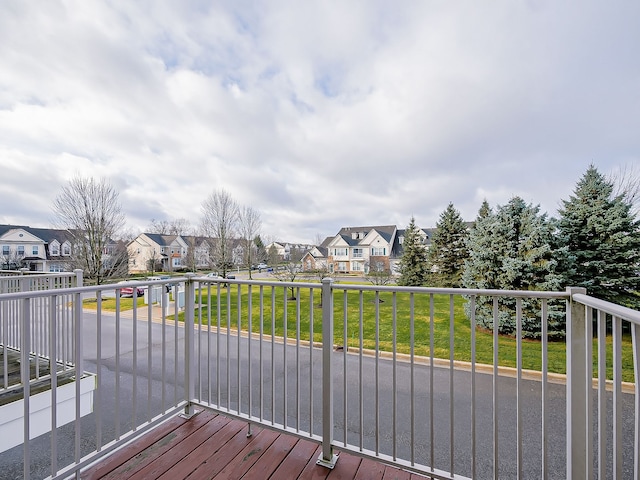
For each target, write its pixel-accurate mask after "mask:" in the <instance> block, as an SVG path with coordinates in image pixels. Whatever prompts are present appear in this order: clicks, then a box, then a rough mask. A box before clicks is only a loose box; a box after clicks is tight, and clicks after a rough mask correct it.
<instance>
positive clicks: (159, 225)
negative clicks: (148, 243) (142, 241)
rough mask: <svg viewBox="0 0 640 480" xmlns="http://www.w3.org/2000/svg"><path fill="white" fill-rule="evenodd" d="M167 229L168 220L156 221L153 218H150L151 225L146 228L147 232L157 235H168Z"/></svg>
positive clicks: (168, 225) (168, 226)
mask: <svg viewBox="0 0 640 480" xmlns="http://www.w3.org/2000/svg"><path fill="white" fill-rule="evenodd" d="M169 228H170V223H169V220H156V219H155V218H152V219H151V223H149V226H148V227H147V232H149V233H157V234H158V235H168V234H169Z"/></svg>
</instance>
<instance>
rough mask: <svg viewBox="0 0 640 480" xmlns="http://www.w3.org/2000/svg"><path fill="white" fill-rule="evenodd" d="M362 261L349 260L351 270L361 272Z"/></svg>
mask: <svg viewBox="0 0 640 480" xmlns="http://www.w3.org/2000/svg"><path fill="white" fill-rule="evenodd" d="M362 267H363V265H362V262H351V270H353V271H354V272H361V271H362V270H363V268H362Z"/></svg>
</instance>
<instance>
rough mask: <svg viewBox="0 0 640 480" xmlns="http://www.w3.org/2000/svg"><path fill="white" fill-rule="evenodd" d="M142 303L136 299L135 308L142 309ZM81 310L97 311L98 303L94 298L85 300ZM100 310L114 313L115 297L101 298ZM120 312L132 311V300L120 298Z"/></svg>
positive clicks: (140, 299) (139, 298)
mask: <svg viewBox="0 0 640 480" xmlns="http://www.w3.org/2000/svg"><path fill="white" fill-rule="evenodd" d="M143 306H144V302H143V299H142V297H138V304H137V307H138V308H140V307H143ZM82 308H86V309H88V310H97V309H98V301H97V300H96V299H95V298H86V299H84V300H83V301H82ZM102 310H104V311H105V312H115V311H116V299H115V297H103V298H102ZM120 310H121V311H122V310H133V298H131V297H121V298H120Z"/></svg>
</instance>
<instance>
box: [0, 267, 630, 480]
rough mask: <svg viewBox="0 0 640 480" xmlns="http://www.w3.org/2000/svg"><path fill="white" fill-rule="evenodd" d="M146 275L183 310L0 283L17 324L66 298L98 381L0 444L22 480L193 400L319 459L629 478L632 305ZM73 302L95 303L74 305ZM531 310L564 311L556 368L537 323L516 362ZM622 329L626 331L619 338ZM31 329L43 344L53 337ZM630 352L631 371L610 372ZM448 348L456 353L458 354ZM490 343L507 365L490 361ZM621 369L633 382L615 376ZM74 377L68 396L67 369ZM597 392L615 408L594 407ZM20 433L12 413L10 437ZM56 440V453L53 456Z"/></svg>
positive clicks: (448, 472) (79, 356)
mask: <svg viewBox="0 0 640 480" xmlns="http://www.w3.org/2000/svg"><path fill="white" fill-rule="evenodd" d="M144 283H145V285H146V286H147V287H149V288H152V287H154V286H158V285H160V286H163V288H162V291H163V292H164V291H165V288H164V287H165V286H167V285H178V284H179V285H180V286H181V287H183V288H184V292H185V294H184V303H180V301H178V302H174V301H172V300H173V298H172V297H173V296H171V297H170V296H169V295H168V294H163V295H161V298H160V304H159V305H144V304H143V302H142V298H139V297H137V296H134V298H133V299H132V300H126V299H123V298H121V297H120V296H119V295H117V291H115V292H114V290H113V288H114V286H100V287H83V288H69V289H63V290H60V291H57V292H55V291H36V292H28V293H10V294H0V312H1V313H2V315H3V321H4V318H5V316H7V315H9V313H8V311H7V310H3V309H2V306H3V305H4V304H5V303H6V302H14V301H20V302H22V304H23V305H24V308H23V309H22V310H20V315H21V318H20V321H21V322H22V325H23V328H29V329H32V328H33V327H32V325H33V323H32V321H33V319H34V318H37V317H38V314H39V313H38V311H36V312H35V317H34V315H33V314H32V312H34V311H33V309H31V308H28V307H30V306H31V305H32V304H34V303H35V302H38V301H40V299H46V300H47V301H48V302H49V304H50V305H53V304H55V303H54V302H53V301H52V299H55V298H57V297H59V296H61V295H67V296H68V297H67V298H69V299H71V301H70V302H69V303H70V304H71V305H72V310H71V311H72V312H73V315H74V318H77V319H79V318H82V321H79V322H75V323H73V325H74V330H73V332H69V335H70V336H72V337H73V339H74V342H75V343H76V344H77V345H80V346H81V348H80V349H78V350H77V351H76V352H75V358H74V363H76V364H77V365H80V366H81V367H82V369H83V370H82V371H86V372H90V373H93V374H95V375H96V390H95V393H94V397H93V414H92V415H88V416H81V415H80V414H77V416H76V421H75V422H73V424H72V425H73V426H72V427H70V426H66V427H58V426H57V425H56V421H55V418H56V414H55V401H54V402H53V404H54V407H53V408H54V413H52V414H51V424H52V430H51V433H49V434H47V435H44V436H42V437H39V438H36V439H33V440H31V441H29V442H26V443H25V444H24V445H23V447H22V449H21V450H20V449H19V448H16V449H13V450H10V451H9V452H6V453H4V454H3V460H2V462H4V463H5V464H4V465H2V467H3V471H6V472H11V471H13V470H12V469H14V470H15V469H16V468H18V465H17V464H18V463H19V464H20V465H19V466H20V468H21V472H20V473H21V474H22V475H23V476H24V477H25V478H40V477H45V476H47V475H49V476H51V477H53V478H64V477H65V476H68V475H70V474H72V473H73V472H78V471H80V470H81V469H83V468H85V467H86V466H87V465H89V464H90V463H92V462H95V461H97V460H99V459H100V458H101V457H102V456H103V455H105V454H107V453H109V452H111V451H113V450H114V449H115V448H117V447H118V446H119V445H121V444H122V443H123V442H124V441H126V440H130V439H131V438H133V437H134V436H135V435H138V434H140V433H142V432H144V431H146V430H148V429H150V428H153V427H154V426H156V425H157V424H159V423H160V422H162V421H164V420H165V419H166V418H168V417H169V416H171V415H174V414H175V413H177V412H178V411H181V410H184V413H185V414H186V415H187V416H188V415H190V414H192V413H193V411H194V408H195V407H197V406H203V407H206V408H211V409H215V410H217V411H220V412H222V413H224V414H226V415H230V416H234V417H236V418H241V419H245V420H247V421H248V422H249V423H250V424H251V423H257V424H261V425H264V426H266V427H268V428H272V429H278V430H281V431H285V432H287V433H289V434H292V435H297V436H300V437H304V438H307V439H311V440H312V441H316V442H318V443H320V444H322V453H321V455H320V458H319V459H318V460H319V463H321V464H323V465H326V466H329V467H331V466H332V464H333V463H334V462H335V454H334V450H335V449H339V450H345V451H350V452H353V453H356V454H358V455H362V456H366V457H369V458H373V459H376V460H379V461H383V462H386V463H390V464H394V465H397V466H400V467H402V468H405V469H408V470H411V471H415V472H420V473H424V474H426V475H428V476H430V477H432V478H440V479H454V478H455V479H461V478H487V477H493V478H548V477H553V476H555V475H560V476H561V477H564V476H565V475H566V477H567V478H576V479H577V478H592V477H593V471H592V469H593V468H597V473H598V478H608V477H610V476H613V477H614V478H629V477H631V475H635V476H634V477H633V478H638V475H640V473H639V472H640V467H639V466H638V453H637V452H638V450H639V449H640V440H639V433H638V432H639V431H640V407H639V400H638V398H639V397H640V394H639V392H638V384H639V382H638V372H640V367H639V365H638V362H639V360H638V358H639V354H638V348H639V347H638V325H639V324H640V321H639V314H638V312H635V311H632V310H628V309H622V308H621V307H618V306H616V305H612V304H607V303H606V302H601V301H598V300H595V299H592V298H590V297H587V296H586V295H584V294H583V293H581V292H579V291H573V290H568V291H566V292H529V291H526V292H520V291H495V290H494V291H489V290H460V289H434V288H411V287H380V286H364V285H346V284H345V285H342V284H334V283H332V282H331V281H329V280H326V281H324V282H323V283H322V284H319V283H297V282H296V283H284V282H263V281H244V280H229V279H223V280H218V279H212V278H208V277H197V276H194V275H193V274H188V275H187V276H186V277H184V278H174V279H171V280H157V281H147V282H144ZM125 286H127V285H126V284H118V287H119V288H121V287H125ZM176 291H177V290H176ZM89 294H92V295H89ZM88 296H92V297H93V298H95V301H91V302H90V303H89V304H85V306H89V305H92V309H91V310H89V309H88V308H85V309H84V310H83V309H82V305H83V304H82V299H83V298H84V297H88ZM461 297H462V298H463V299H464V302H466V304H467V305H468V309H469V312H475V311H476V309H477V308H476V302H478V303H479V302H481V301H486V300H487V298H488V299H489V306H490V311H491V309H492V312H493V319H494V322H497V321H498V320H497V319H498V318H503V317H504V316H505V315H507V316H509V315H510V316H511V317H512V318H513V324H514V333H515V335H514V337H515V340H513V341H512V342H505V338H503V337H501V336H499V335H498V332H497V331H496V332H494V333H491V332H489V333H487V332H484V331H481V330H478V328H476V327H477V326H478V325H477V324H476V320H477V319H476V315H475V314H474V313H471V314H470V316H469V319H468V322H469V323H468V324H467V325H466V326H465V322H460V321H458V320H459V319H460V318H466V317H465V314H464V313H463V312H461V311H460V310H459V308H460V303H461V302H460V298H461ZM175 299H179V297H178V296H175ZM442 302H444V303H442ZM531 303H535V304H536V305H538V306H537V307H536V308H538V313H539V315H540V317H541V318H542V319H544V320H546V319H547V318H548V316H549V311H550V310H554V311H555V312H558V311H560V312H564V313H565V315H566V317H565V318H566V319H567V333H568V339H567V345H568V348H567V376H566V377H565V376H564V375H558V374H554V373H553V372H550V371H549V370H550V367H549V365H550V363H552V361H553V360H555V359H556V357H557V351H558V348H557V347H558V345H560V346H562V344H558V343H557V342H554V344H553V345H552V346H553V347H554V352H556V353H553V354H550V353H549V346H550V343H551V342H548V341H547V337H548V335H547V322H546V321H542V324H541V325H542V326H541V328H540V332H539V336H540V338H541V340H539V341H536V345H537V346H538V347H539V363H540V365H541V367H540V368H539V369H538V371H530V370H529V369H527V368H526V363H525V362H526V361H527V359H526V358H523V355H524V354H526V352H527V351H528V350H527V349H525V346H526V345H525V344H527V343H528V340H525V339H524V338H523V334H522V332H523V321H524V320H526V315H525V314H524V313H523V312H524V310H525V309H526V308H529V307H525V306H527V305H529V304H531ZM506 304H508V305H511V306H505V305H506ZM439 305H444V306H443V307H441V306H439ZM491 305H492V307H491ZM131 307H133V308H131ZM182 307H184V308H182ZM443 308H444V311H443V310H442V309H443ZM509 309H512V310H509ZM50 311H51V314H50V315H49V317H48V318H46V322H49V323H50V322H53V323H52V324H56V323H57V322H59V321H60V314H59V313H58V312H57V311H55V309H51V310H50ZM505 312H506V313H505ZM508 312H511V313H508ZM594 312H600V313H594ZM594 315H595V317H597V318H600V319H601V320H600V323H599V327H598V340H597V342H598V346H599V348H601V349H602V355H603V357H601V358H605V357H606V354H607V351H608V352H609V355H611V352H612V351H613V365H612V366H613V375H612V378H611V380H609V381H607V382H604V381H602V382H600V383H596V384H595V386H596V390H595V391H596V392H597V398H598V402H599V408H598V409H597V421H598V422H599V423H598V425H599V427H598V435H599V436H598V442H597V443H598V444H597V445H596V446H594V445H593V444H592V443H593V442H592V440H590V439H592V438H594V437H593V436H594V430H593V428H594V427H592V419H593V418H595V417H594V415H596V413H594V405H593V404H592V401H591V400H589V399H591V398H592V396H591V395H590V394H589V392H590V390H589V389H590V388H591V385H592V384H591V377H592V376H593V375H592V374H591V372H592V367H590V366H589V365H592V363H591V362H590V361H589V359H590V358H591V349H590V345H592V336H591V329H590V328H585V327H586V326H588V325H590V324H591V323H590V321H589V319H591V318H595V317H594ZM605 315H612V316H613V323H612V324H613V340H612V347H607V342H606V339H607V336H606V333H607V330H606V328H605V327H603V326H602V325H606V319H605ZM43 318H45V317H43ZM176 318H177V319H179V321H174V319H176ZM26 325H29V327H26ZM628 326H629V327H628ZM442 328H444V330H445V331H448V336H447V335H445V337H446V338H444V343H443V344H439V343H438V342H440V341H442V336H438V335H436V333H435V329H440V330H441V329H442ZM627 328H630V330H631V335H632V340H631V341H628V337H627V336H625V335H623V330H625V329H627ZM24 331H28V330H24ZM46 332H48V333H47V335H48V338H47V340H48V342H49V344H50V345H55V344H56V341H57V337H58V336H59V334H58V333H55V332H57V330H56V329H54V328H50V329H48V330H46ZM403 335H405V336H406V337H407V338H408V341H406V340H405V339H403V338H402V336H403ZM479 335H484V336H485V337H486V336H488V341H489V343H490V352H489V354H488V358H489V361H486V360H479V359H483V358H487V353H486V352H481V351H480V350H482V349H484V348H485V347H486V345H487V339H486V338H485V339H484V340H483V341H482V342H480V341H478V336H479ZM460 342H462V343H460ZM465 344H466V345H465ZM463 345H465V346H464V347H463ZM600 345H602V346H601V347H600ZM630 345H631V346H630ZM405 346H406V347H405ZM25 348H27V349H30V348H31V347H30V345H27V346H26V347H25ZM629 348H632V349H633V355H634V361H633V364H632V365H631V366H629V365H622V358H623V352H624V353H625V355H626V352H627V350H628V349H629ZM458 351H460V353H462V354H464V355H467V356H468V358H465V359H464V361H461V360H459V359H458V356H457V354H458ZM443 352H444V353H443ZM503 352H507V353H508V355H507V357H509V359H510V360H511V363H512V364H513V365H514V366H513V367H512V368H505V367H503V366H500V365H499V361H498V360H499V359H502V358H503ZM483 355H484V356H483ZM443 357H444V358H443ZM625 358H626V357H625ZM597 365H598V376H599V377H600V378H606V368H607V363H606V360H605V361H602V360H600V361H599V362H598V364H597ZM603 365H604V366H603ZM554 368H557V365H556V366H555V367H554ZM629 369H631V371H632V372H634V373H633V374H634V375H635V381H634V382H623V380H622V378H623V377H622V372H623V370H625V371H628V370H629ZM54 377H55V376H52V388H51V391H50V393H49V395H51V396H52V397H54V396H55V393H54V392H55V388H54V386H55V380H54V379H53V378H54ZM76 385H77V386H76V391H77V397H76V404H77V405H78V404H79V402H80V400H79V397H80V382H79V380H77V381H76ZM565 392H566V396H565ZM627 392H629V393H627ZM27 398H28V396H27ZM565 398H566V400H565ZM26 403H27V405H25V408H26V409H27V411H29V410H28V408H29V405H28V401H26ZM607 403H611V404H612V405H613V411H612V412H611V413H609V414H607V410H606V409H605V408H604V405H605V404H607ZM79 410H80V407H79V406H77V407H76V411H79ZM609 416H611V417H612V419H613V420H608V418H609ZM594 421H595V420H594ZM606 425H611V426H612V433H606V432H607V428H606ZM565 426H566V429H565ZM31 428H32V425H30V420H29V415H25V420H24V432H25V433H24V436H25V438H27V437H28V436H29V431H30V429H31ZM249 428H250V427H249ZM567 432H568V433H567ZM600 432H602V433H600ZM609 439H611V440H609ZM63 445H66V446H67V447H69V451H70V452H72V453H71V454H70V455H66V456H65V454H63V451H64V452H66V451H67V449H66V448H65V449H64V450H63ZM19 450H20V451H19ZM563 452H566V456H565V455H564V454H563ZM593 452H595V453H593ZM607 452H613V453H607ZM7 463H10V464H7ZM594 465H595V467H594ZM610 472H613V473H612V474H611V473H610Z"/></svg>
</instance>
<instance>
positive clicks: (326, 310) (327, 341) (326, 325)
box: [316, 278, 346, 468]
mask: <svg viewBox="0 0 640 480" xmlns="http://www.w3.org/2000/svg"><path fill="white" fill-rule="evenodd" d="M332 282H333V280H332V279H331V278H323V279H322V452H320V456H319V457H318V460H317V461H316V463H317V464H318V465H322V466H323V467H328V468H333V467H335V465H336V461H337V460H338V456H337V455H336V454H334V453H333V378H332V373H331V359H332V357H333V287H332ZM345 428H346V427H345Z"/></svg>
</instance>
